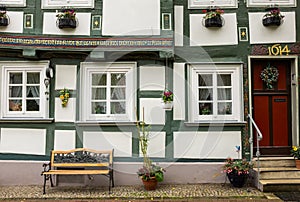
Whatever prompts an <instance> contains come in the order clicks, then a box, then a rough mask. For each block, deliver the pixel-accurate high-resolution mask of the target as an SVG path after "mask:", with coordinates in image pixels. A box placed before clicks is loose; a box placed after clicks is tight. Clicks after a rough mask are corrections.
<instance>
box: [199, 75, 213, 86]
mask: <svg viewBox="0 0 300 202" xmlns="http://www.w3.org/2000/svg"><path fill="white" fill-rule="evenodd" d="M198 86H212V74H199V75H198Z"/></svg>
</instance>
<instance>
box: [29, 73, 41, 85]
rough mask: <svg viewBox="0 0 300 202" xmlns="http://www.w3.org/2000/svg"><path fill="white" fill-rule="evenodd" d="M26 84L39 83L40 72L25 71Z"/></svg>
mask: <svg viewBox="0 0 300 202" xmlns="http://www.w3.org/2000/svg"><path fill="white" fill-rule="evenodd" d="M27 84H40V73H39V72H29V73H27Z"/></svg>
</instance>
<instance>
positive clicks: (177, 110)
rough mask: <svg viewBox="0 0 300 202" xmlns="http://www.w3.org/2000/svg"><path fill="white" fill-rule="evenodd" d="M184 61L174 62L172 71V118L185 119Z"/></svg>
mask: <svg viewBox="0 0 300 202" xmlns="http://www.w3.org/2000/svg"><path fill="white" fill-rule="evenodd" d="M184 66H185V64H184V63H174V67H173V68H174V71H173V93H174V107H173V119H174V120H185V78H184V75H185V74H184Z"/></svg>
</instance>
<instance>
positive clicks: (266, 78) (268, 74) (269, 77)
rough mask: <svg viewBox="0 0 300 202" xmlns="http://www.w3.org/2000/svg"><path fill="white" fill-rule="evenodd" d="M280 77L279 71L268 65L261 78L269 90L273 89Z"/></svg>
mask: <svg viewBox="0 0 300 202" xmlns="http://www.w3.org/2000/svg"><path fill="white" fill-rule="evenodd" d="M278 77H279V72H278V69H277V68H276V67H274V66H271V65H270V64H268V66H267V67H266V68H265V69H263V70H262V72H261V73H260V78H261V79H262V80H263V82H264V83H265V84H266V86H267V88H268V89H273V86H274V84H275V83H276V82H277V81H278Z"/></svg>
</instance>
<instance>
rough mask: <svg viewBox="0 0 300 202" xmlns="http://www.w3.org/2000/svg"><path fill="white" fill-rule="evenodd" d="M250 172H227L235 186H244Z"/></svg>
mask: <svg viewBox="0 0 300 202" xmlns="http://www.w3.org/2000/svg"><path fill="white" fill-rule="evenodd" d="M248 176H249V174H245V173H241V174H238V172H237V171H232V172H230V173H227V177H228V179H229V181H230V183H231V184H232V186H234V187H239V188H240V187H243V186H244V185H245V183H246V181H247V179H248Z"/></svg>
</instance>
